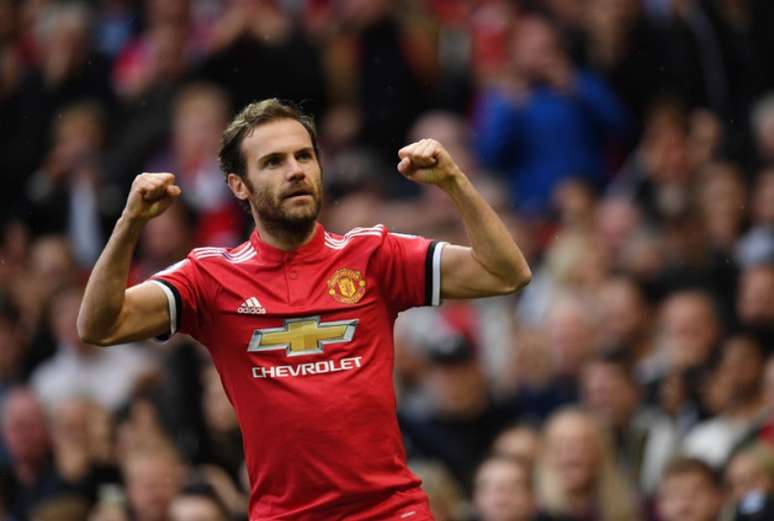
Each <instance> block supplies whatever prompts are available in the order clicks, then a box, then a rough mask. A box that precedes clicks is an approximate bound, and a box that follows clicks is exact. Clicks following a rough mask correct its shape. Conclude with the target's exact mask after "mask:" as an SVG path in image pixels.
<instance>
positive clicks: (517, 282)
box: [503, 266, 532, 295]
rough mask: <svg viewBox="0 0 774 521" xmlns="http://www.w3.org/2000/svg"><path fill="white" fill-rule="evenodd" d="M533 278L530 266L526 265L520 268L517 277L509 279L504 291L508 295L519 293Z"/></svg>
mask: <svg viewBox="0 0 774 521" xmlns="http://www.w3.org/2000/svg"><path fill="white" fill-rule="evenodd" d="M531 280H532V271H531V270H530V269H529V267H528V266H525V267H524V268H523V269H521V270H518V275H517V276H516V277H514V278H513V279H512V280H510V281H508V284H507V286H506V288H505V291H504V292H503V293H504V294H506V295H510V294H513V293H518V292H519V291H521V290H522V289H524V288H525V287H526V286H527V284H529V283H530V281H531Z"/></svg>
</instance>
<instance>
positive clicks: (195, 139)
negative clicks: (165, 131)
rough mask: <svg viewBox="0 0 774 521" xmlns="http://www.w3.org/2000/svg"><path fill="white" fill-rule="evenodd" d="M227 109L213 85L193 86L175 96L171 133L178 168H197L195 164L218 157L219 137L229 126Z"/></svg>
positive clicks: (226, 103) (225, 101) (225, 100)
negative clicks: (178, 164)
mask: <svg viewBox="0 0 774 521" xmlns="http://www.w3.org/2000/svg"><path fill="white" fill-rule="evenodd" d="M227 107H228V102H227V99H226V97H225V95H224V94H223V93H222V92H221V91H220V90H219V89H218V88H217V87H214V86H209V85H194V86H192V87H189V88H188V89H187V90H185V91H183V93H182V94H181V95H180V96H179V97H178V99H177V100H176V103H175V111H174V114H173V117H172V129H173V130H172V133H173V139H174V146H175V152H176V154H177V155H178V160H179V161H181V162H182V163H183V164H182V165H181V167H183V168H191V167H196V166H198V165H197V164H195V163H197V162H199V161H204V160H211V159H212V158H213V157H215V156H216V155H217V152H218V147H219V146H220V134H221V132H222V131H223V128H225V127H226V124H227V123H228V120H227V117H228V114H227V110H228V108H227ZM190 163H194V164H190Z"/></svg>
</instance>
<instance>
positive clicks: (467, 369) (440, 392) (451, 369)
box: [425, 360, 486, 417]
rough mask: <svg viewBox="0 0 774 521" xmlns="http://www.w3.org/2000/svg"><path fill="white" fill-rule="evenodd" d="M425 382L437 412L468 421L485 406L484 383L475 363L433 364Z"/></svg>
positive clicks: (471, 361)
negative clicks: (468, 418)
mask: <svg viewBox="0 0 774 521" xmlns="http://www.w3.org/2000/svg"><path fill="white" fill-rule="evenodd" d="M425 380H426V383H427V386H428V387H427V390H428V392H429V395H430V397H431V399H432V400H433V404H434V405H435V407H436V410H437V411H438V412H441V413H445V414H450V415H454V416H460V417H468V416H472V415H473V416H474V415H476V414H478V413H479V412H481V410H482V409H483V408H484V406H485V405H486V381H485V379H484V375H483V374H482V373H481V368H480V367H479V366H478V363H477V362H476V361H475V360H467V361H460V362H451V363H449V362H441V363H438V362H436V363H433V365H432V367H430V369H429V370H428V373H427V375H426V376H425Z"/></svg>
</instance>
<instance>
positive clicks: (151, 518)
mask: <svg viewBox="0 0 774 521" xmlns="http://www.w3.org/2000/svg"><path fill="white" fill-rule="evenodd" d="M182 479H183V472H182V468H181V467H180V464H179V462H177V461H175V459H174V458H172V457H171V456H167V455H164V454H160V455H156V454H141V455H139V456H136V457H134V458H131V457H130V459H129V461H128V463H127V465H126V491H127V496H128V498H129V503H130V504H131V506H132V509H133V510H134V511H135V512H136V513H137V515H138V518H139V519H143V520H146V521H162V520H164V519H166V515H167V512H168V510H169V506H170V504H171V503H172V500H173V499H174V497H175V495H176V494H177V492H178V490H179V489H180V486H181V484H182Z"/></svg>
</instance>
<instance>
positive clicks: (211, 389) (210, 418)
mask: <svg viewBox="0 0 774 521" xmlns="http://www.w3.org/2000/svg"><path fill="white" fill-rule="evenodd" d="M202 384H203V387H204V389H203V391H204V392H203V396H202V400H203V401H202V408H203V409H204V419H205V422H206V424H207V426H208V427H209V428H211V429H213V430H215V431H218V432H229V431H230V430H232V429H237V428H238V427H239V426H238V424H237V418H236V413H234V408H233V407H232V406H231V403H230V402H229V401H228V396H226V391H224V390H223V385H222V384H221V383H220V377H219V376H218V372H217V371H216V370H215V368H214V367H208V368H207V369H205V370H204V372H203V375H202Z"/></svg>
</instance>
